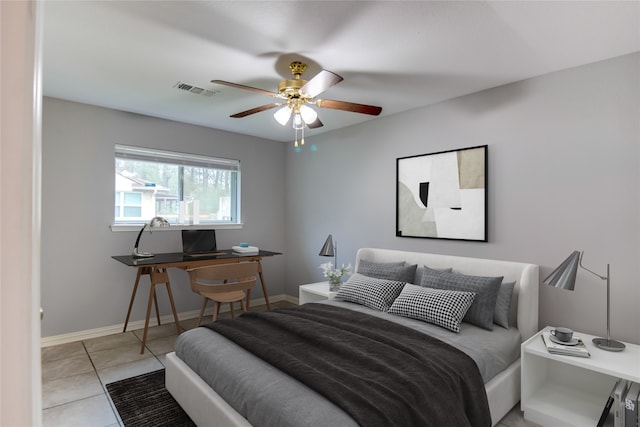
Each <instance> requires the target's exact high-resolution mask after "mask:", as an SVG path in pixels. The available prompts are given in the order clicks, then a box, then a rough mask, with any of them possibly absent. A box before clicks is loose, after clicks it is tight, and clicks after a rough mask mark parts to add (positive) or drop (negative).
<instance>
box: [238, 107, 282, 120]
mask: <svg viewBox="0 0 640 427" xmlns="http://www.w3.org/2000/svg"><path fill="white" fill-rule="evenodd" d="M280 105H282V104H267V105H261V106H260V107H256V108H252V109H250V110H247V111H243V112H241V113H236V114H234V115H232V116H229V117H233V118H235V119H240V118H242V117H247V116H249V115H251V114H255V113H259V112H261V111H266V110H270V109H272V108H276V107H279V106H280Z"/></svg>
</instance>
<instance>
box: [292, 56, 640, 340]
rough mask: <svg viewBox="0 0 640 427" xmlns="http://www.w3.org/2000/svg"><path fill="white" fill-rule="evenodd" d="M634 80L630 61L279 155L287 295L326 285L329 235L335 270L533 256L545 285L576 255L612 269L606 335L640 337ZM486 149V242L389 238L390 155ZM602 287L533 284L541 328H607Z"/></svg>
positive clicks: (587, 282) (587, 280) (583, 276)
mask: <svg viewBox="0 0 640 427" xmlns="http://www.w3.org/2000/svg"><path fill="white" fill-rule="evenodd" d="M639 75H640V54H634V55H628V56H624V57H620V58H616V59H612V60H608V61H603V62H599V63H595V64H591V65H588V66H583V67H579V68H575V69H570V70H566V71H562V72H558V73H554V74H550V75H546V76H543V77H540V78H535V79H531V80H526V81H523V82H519V83H515V84H510V85H507V86H503V87H499V88H496V89H492V90H487V91H483V92H480V93H476V94H473V95H469V96H465V97H461V98H458V99H455V100H452V101H448V102H443V103H440V104H437V105H433V106H430V107H427V108H422V109H419V110H415V111H412V112H409V113H404V114H399V115H395V116H390V117H385V118H382V119H378V120H372V121H370V122H367V123H365V124H362V125H359V126H354V127H351V128H348V129H344V130H341V131H337V132H332V133H327V134H323V135H319V136H308V137H307V146H309V145H310V144H316V146H317V147H318V150H317V151H316V152H312V151H310V150H307V151H304V152H301V153H294V152H292V151H291V150H288V151H287V153H288V154H287V181H286V182H287V199H286V203H287V210H286V211H287V228H286V229H287V252H288V254H289V256H288V258H287V262H288V270H287V291H288V293H290V294H295V293H296V292H297V291H296V287H297V285H299V284H303V283H308V282H314V281H319V280H322V275H321V273H320V270H319V269H318V268H317V266H318V265H319V264H320V263H321V262H325V261H326V258H324V259H323V258H321V257H319V256H318V252H319V251H320V248H321V246H322V244H323V243H324V240H325V238H326V236H327V234H329V233H332V234H333V237H334V239H335V240H337V241H338V250H339V259H338V263H347V262H349V261H351V262H353V261H354V259H355V252H356V250H357V249H358V248H359V247H384V248H395V249H403V250H416V251H424V252H434V253H442V254H453V255H461V256H473V257H483V258H495V259H504V260H513V261H523V262H531V263H536V264H539V265H540V266H541V278H544V277H546V275H547V274H548V273H550V272H551V270H552V269H553V268H555V266H557V265H558V264H560V262H561V261H563V260H564V258H566V257H567V256H568V255H569V254H570V252H571V251H573V250H574V249H579V250H584V251H585V255H584V264H585V265H586V266H587V267H589V268H591V269H592V270H595V271H596V272H599V273H601V274H604V273H605V270H606V264H607V263H611V277H612V303H611V306H612V321H611V322H612V323H611V328H612V335H613V336H614V337H616V338H618V339H623V340H626V341H631V342H635V343H640V263H639V261H640V185H639V184H640V167H639V166H640V153H639V148H640V124H639V123H640V122H639V120H638V118H639V117H640V84H639V79H638V76H639ZM408 96H409V95H408ZM380 105H382V106H383V107H384V99H381V100H380ZM345 114H348V113H345ZM483 144H487V145H488V146H489V183H488V184H489V189H488V191H489V242H488V243H479V242H461V241H444V240H434V239H411V238H398V237H395V195H396V193H395V183H396V175H395V174H396V169H395V167H396V166H395V161H396V158H397V157H403V156H410V155H416V154H425V153H432V152H438V151H443V150H451V149H457V148H463V147H470V146H475V145H483ZM605 290H606V286H605V284H604V282H602V281H601V280H599V279H597V278H595V277H593V276H591V275H590V274H589V273H586V272H585V271H580V273H579V276H578V284H577V289H576V290H575V291H574V292H568V291H561V290H558V289H555V288H549V287H546V286H543V287H541V289H540V326H541V327H542V326H544V325H556V326H558V325H563V326H568V327H572V328H574V329H576V330H579V331H583V332H588V333H593V334H600V335H602V334H605V333H606V302H605V298H606V296H605V295H606V292H605Z"/></svg>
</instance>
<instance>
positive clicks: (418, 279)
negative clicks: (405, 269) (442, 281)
mask: <svg viewBox="0 0 640 427" xmlns="http://www.w3.org/2000/svg"><path fill="white" fill-rule="evenodd" d="M425 270H432V271H435V272H438V271H444V272H446V273H451V268H431V267H429V266H426V265H424V266H422V267H418V268H417V269H416V276H415V279H414V280H413V282H410V283H413V284H414V285H419V284H420V282H422V275H423V274H424V271H425Z"/></svg>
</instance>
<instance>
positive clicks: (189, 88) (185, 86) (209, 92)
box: [173, 82, 220, 96]
mask: <svg viewBox="0 0 640 427" xmlns="http://www.w3.org/2000/svg"><path fill="white" fill-rule="evenodd" d="M173 87H174V88H176V89H179V90H183V91H185V92H191V93H193V94H196V95H203V96H213V95H215V94H216V93H219V92H220V91H219V90H214V89H204V88H201V87H198V86H194V85H190V84H189V83H184V82H178V83H176V84H175V85H173Z"/></svg>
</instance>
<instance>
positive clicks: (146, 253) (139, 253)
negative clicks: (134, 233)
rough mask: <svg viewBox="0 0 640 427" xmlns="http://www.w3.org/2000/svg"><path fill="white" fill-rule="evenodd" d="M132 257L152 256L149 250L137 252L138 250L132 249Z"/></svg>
mask: <svg viewBox="0 0 640 427" xmlns="http://www.w3.org/2000/svg"><path fill="white" fill-rule="evenodd" d="M131 257H132V258H151V257H153V254H152V253H151V252H138V251H133V253H132V254H131Z"/></svg>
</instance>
